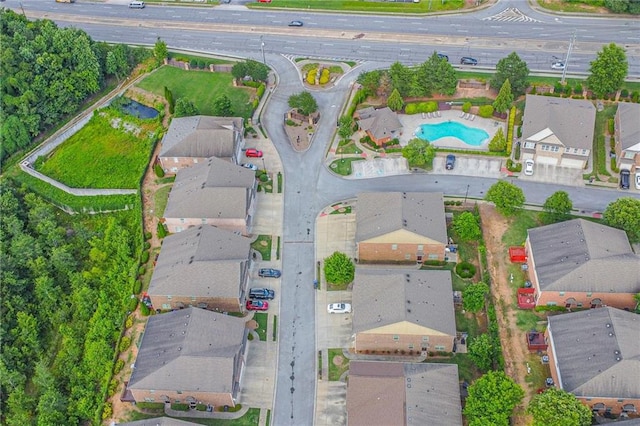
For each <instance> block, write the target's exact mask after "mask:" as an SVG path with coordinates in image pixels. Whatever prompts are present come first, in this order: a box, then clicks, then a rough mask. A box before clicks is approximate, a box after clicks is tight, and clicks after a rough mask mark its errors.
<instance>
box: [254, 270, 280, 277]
mask: <svg viewBox="0 0 640 426" xmlns="http://www.w3.org/2000/svg"><path fill="white" fill-rule="evenodd" d="M281 275H282V272H280V271H279V270H277V269H273V268H262V269H260V270H259V271H258V276H260V277H264V278H280V276H281Z"/></svg>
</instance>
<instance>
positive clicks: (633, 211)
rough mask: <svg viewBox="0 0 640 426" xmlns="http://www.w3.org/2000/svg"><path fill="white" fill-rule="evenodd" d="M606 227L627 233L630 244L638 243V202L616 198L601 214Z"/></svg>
mask: <svg viewBox="0 0 640 426" xmlns="http://www.w3.org/2000/svg"><path fill="white" fill-rule="evenodd" d="M603 217H604V221H605V222H606V224H607V225H609V226H613V227H614V228H618V229H622V230H624V231H626V232H627V236H628V237H629V240H630V241H631V242H638V241H640V200H638V199H637V198H631V197H622V198H618V199H617V200H616V201H614V202H612V203H611V204H609V205H608V206H607V208H606V209H605V211H604V214H603Z"/></svg>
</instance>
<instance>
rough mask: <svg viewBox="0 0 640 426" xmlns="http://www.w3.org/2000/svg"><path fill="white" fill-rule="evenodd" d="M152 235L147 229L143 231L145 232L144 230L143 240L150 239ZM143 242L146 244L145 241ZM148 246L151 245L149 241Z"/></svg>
mask: <svg viewBox="0 0 640 426" xmlns="http://www.w3.org/2000/svg"><path fill="white" fill-rule="evenodd" d="M152 236H153V235H151V232H149V231H145V232H144V240H145V241H148V240H150V239H151V237H152ZM145 244H147V243H145ZM149 247H151V244H150V243H149Z"/></svg>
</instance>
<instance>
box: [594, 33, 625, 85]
mask: <svg viewBox="0 0 640 426" xmlns="http://www.w3.org/2000/svg"><path fill="white" fill-rule="evenodd" d="M628 71H629V63H628V62H627V55H626V53H625V51H624V49H623V48H622V47H619V46H617V45H616V44H615V43H611V44H609V45H608V46H603V47H602V50H600V51H599V52H598V54H597V56H596V59H594V60H593V61H591V66H590V67H589V72H590V74H589V77H587V86H588V87H589V89H591V90H593V93H595V94H596V95H598V96H603V95H606V94H608V93H614V92H616V91H617V90H618V89H620V88H621V87H622V84H623V83H624V79H625V78H626V77H627V73H628Z"/></svg>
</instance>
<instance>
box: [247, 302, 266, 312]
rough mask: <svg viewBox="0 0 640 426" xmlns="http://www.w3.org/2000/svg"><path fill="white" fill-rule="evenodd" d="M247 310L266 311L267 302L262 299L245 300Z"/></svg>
mask: <svg viewBox="0 0 640 426" xmlns="http://www.w3.org/2000/svg"><path fill="white" fill-rule="evenodd" d="M246 306H247V310H248V311H266V310H267V309H269V302H265V301H264V300H251V299H250V300H247V305H246Z"/></svg>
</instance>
